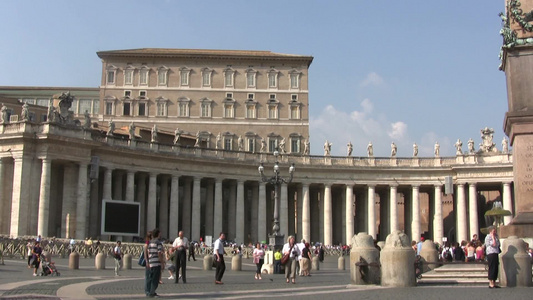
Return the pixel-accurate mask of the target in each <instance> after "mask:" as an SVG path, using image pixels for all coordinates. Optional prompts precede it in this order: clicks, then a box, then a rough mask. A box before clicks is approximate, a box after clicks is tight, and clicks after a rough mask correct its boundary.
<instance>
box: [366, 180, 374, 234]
mask: <svg viewBox="0 0 533 300" xmlns="http://www.w3.org/2000/svg"><path fill="white" fill-rule="evenodd" d="M367 203H368V205H367V207H368V235H371V236H372V238H373V239H376V204H375V203H376V187H375V186H374V185H369V186H368V195H367Z"/></svg>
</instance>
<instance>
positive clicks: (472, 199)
mask: <svg viewBox="0 0 533 300" xmlns="http://www.w3.org/2000/svg"><path fill="white" fill-rule="evenodd" d="M468 202H469V204H468V205H469V208H470V236H469V239H468V240H470V239H471V238H472V236H474V234H477V235H479V222H478V215H477V190H476V184H475V183H469V184H468ZM468 240H467V241H468Z"/></svg>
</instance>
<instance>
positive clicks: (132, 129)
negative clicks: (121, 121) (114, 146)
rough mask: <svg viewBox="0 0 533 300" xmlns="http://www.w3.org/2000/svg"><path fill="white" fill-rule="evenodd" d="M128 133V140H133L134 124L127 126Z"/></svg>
mask: <svg viewBox="0 0 533 300" xmlns="http://www.w3.org/2000/svg"><path fill="white" fill-rule="evenodd" d="M128 132H129V134H130V140H132V141H133V140H135V124H133V122H131V123H130V125H129V126H128Z"/></svg>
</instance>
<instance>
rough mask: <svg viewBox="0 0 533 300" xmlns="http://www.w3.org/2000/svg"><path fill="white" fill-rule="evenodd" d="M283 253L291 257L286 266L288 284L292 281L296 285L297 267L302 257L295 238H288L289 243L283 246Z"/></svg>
mask: <svg viewBox="0 0 533 300" xmlns="http://www.w3.org/2000/svg"><path fill="white" fill-rule="evenodd" d="M281 252H282V253H283V255H289V260H288V261H287V264H285V278H286V279H287V283H289V280H290V281H291V282H292V283H293V284H294V283H296V265H297V264H298V257H299V256H300V248H298V246H297V245H296V242H295V239H294V236H292V235H290V236H289V237H288V238H287V243H286V244H285V245H283V250H281Z"/></svg>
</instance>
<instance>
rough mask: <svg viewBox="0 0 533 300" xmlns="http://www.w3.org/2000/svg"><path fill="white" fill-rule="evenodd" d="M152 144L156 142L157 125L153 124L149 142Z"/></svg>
mask: <svg viewBox="0 0 533 300" xmlns="http://www.w3.org/2000/svg"><path fill="white" fill-rule="evenodd" d="M150 141H151V142H152V143H155V142H157V125H156V124H154V127H152V139H151V140H150Z"/></svg>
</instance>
